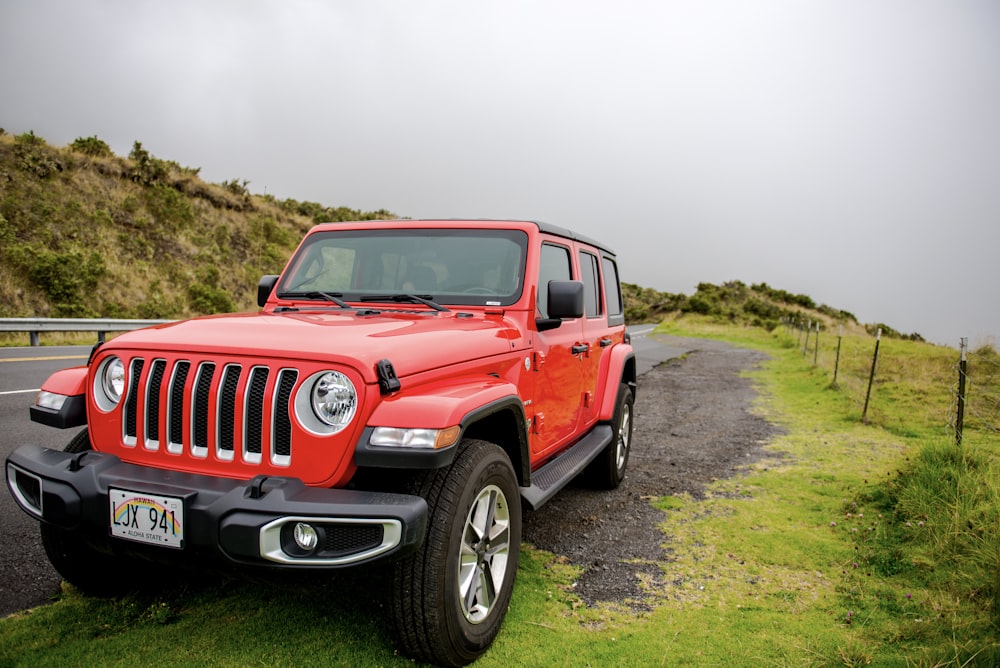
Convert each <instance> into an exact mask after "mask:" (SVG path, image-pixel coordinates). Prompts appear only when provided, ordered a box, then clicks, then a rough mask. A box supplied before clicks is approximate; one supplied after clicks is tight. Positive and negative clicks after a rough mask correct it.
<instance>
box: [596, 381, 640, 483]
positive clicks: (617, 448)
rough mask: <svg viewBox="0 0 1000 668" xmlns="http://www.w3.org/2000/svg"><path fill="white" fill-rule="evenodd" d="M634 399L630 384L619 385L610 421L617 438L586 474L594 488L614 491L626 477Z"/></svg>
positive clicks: (598, 456) (630, 445)
mask: <svg viewBox="0 0 1000 668" xmlns="http://www.w3.org/2000/svg"><path fill="white" fill-rule="evenodd" d="M634 405H635V398H634V396H633V394H632V388H631V387H629V385H628V383H622V384H621V385H619V386H618V397H617V403H616V404H615V413H614V415H613V416H612V418H611V428H612V429H613V430H614V438H613V439H612V441H611V442H610V443H608V446H607V447H606V448H604V450H602V451H601V454H599V455H597V457H596V458H595V459H594V461H592V462H591V463H590V465H589V466H588V467H587V469H586V471H585V472H584V475H585V477H586V480H587V482H589V483H590V485H591V486H593V487H596V488H598V489H615V488H616V487H618V485H620V484H621V482H622V480H623V479H624V478H625V469H626V468H627V467H628V458H629V454H630V453H631V451H632V409H633V407H634Z"/></svg>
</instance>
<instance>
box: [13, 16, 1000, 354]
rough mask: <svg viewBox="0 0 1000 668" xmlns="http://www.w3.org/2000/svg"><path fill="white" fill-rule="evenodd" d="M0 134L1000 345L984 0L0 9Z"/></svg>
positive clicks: (996, 112)
mask: <svg viewBox="0 0 1000 668" xmlns="http://www.w3.org/2000/svg"><path fill="white" fill-rule="evenodd" d="M0 127H3V128H5V129H6V130H7V132H9V133H20V132H25V131H27V130H34V132H35V133H36V134H38V135H40V136H42V137H44V138H45V139H46V140H48V141H49V142H50V143H52V144H55V145H64V144H67V143H69V142H71V141H73V139H75V138H77V137H87V136H92V135H95V134H96V135H97V136H99V137H100V138H101V139H103V140H105V141H106V142H108V144H110V145H111V147H112V149H113V150H114V151H115V152H116V153H118V154H119V155H127V154H128V152H129V151H130V149H131V146H132V142H133V141H135V140H139V141H141V142H142V143H143V146H144V147H145V148H147V149H148V150H149V151H150V152H152V153H153V154H154V155H156V156H157V157H161V158H166V159H170V160H175V161H177V162H179V163H181V164H182V165H185V166H190V167H200V168H201V175H202V176H203V177H204V178H206V179H208V180H209V181H214V182H221V181H224V180H228V179H234V178H235V179H239V180H243V179H246V180H248V181H249V182H250V185H249V187H250V190H251V191H253V192H256V193H262V192H267V193H270V194H273V195H275V196H276V197H278V198H286V197H293V198H295V199H298V200H309V201H315V202H321V203H323V204H326V205H333V206H348V207H351V208H359V209H378V208H385V209H389V210H391V211H393V212H395V213H397V214H400V215H405V216H410V217H414V218H416V217H437V216H442V217H476V218H479V217H488V218H504V217H518V218H535V219H540V220H545V221H547V222H551V223H555V224H558V225H562V226H564V227H570V228H572V229H575V230H577V231H579V232H582V233H584V234H587V235H589V236H593V237H596V238H599V239H601V240H604V241H606V242H607V243H609V244H610V245H611V246H612V247H613V248H614V249H615V250H616V251H618V253H619V255H620V257H621V265H622V277H623V279H624V280H626V281H628V282H631V283H638V284H640V285H643V286H647V287H652V288H656V289H658V290H665V291H669V292H683V293H685V294H691V293H692V292H693V291H694V288H695V286H696V285H697V284H698V283H699V282H701V281H707V282H711V283H722V282H724V281H727V280H742V281H744V282H746V283H748V284H749V283H758V282H762V281H763V282H767V283H768V284H770V285H771V286H773V287H777V288H781V289H784V290H788V291H790V292H794V293H805V294H808V295H809V296H811V297H812V298H813V299H815V300H816V301H817V302H820V303H826V304H828V305H830V306H834V307H836V308H843V309H847V310H849V311H851V312H853V313H854V314H855V315H856V316H858V318H859V319H860V320H861V321H862V322H876V321H882V322H886V323H887V324H889V325H891V326H892V327H895V328H896V329H899V330H901V331H903V332H906V333H909V332H919V333H920V334H922V335H923V336H924V337H926V338H928V339H929V340H931V341H935V342H939V343H946V344H949V345H957V343H958V340H959V337H962V336H968V337H970V338H971V340H972V343H973V344H977V343H983V342H987V341H991V340H992V341H993V342H997V341H998V340H1000V306H998V303H997V299H996V290H997V286H998V284H1000V262H998V261H997V258H998V254H1000V2H996V1H995V0H934V1H928V0H824V1H811V0H769V1H747V0H734V1H725V0H717V1H713V0H689V1H688V0H660V1H656V2H654V1H649V2H642V1H638V0H616V1H615V2H611V1H610V0H606V1H604V2H593V1H586V0H573V1H569V0H567V1H563V2H555V1H548V2H547V1H544V0H526V1H516V0H515V1H505V2H489V1H485V0H479V1H473V0H455V1H448V2H416V1H406V2H403V1H399V2H388V1H385V0H347V1H328V2H321V1H316V2H309V1H306V0H298V1H292V2H289V1H282V2H277V1H275V2H268V3H265V2H259V1H258V2H254V1H247V0H239V1H236V0H231V1H217V2H197V1H194V0H191V1H187V0H181V1H178V0H173V1H171V2H162V1H143V0H138V1H126V0H118V1H107V0H106V1H101V0H73V1H69V0H67V1H65V2H55V1H50V0H30V1H29V0H0Z"/></svg>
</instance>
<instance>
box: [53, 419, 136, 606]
mask: <svg viewBox="0 0 1000 668" xmlns="http://www.w3.org/2000/svg"><path fill="white" fill-rule="evenodd" d="M92 449H93V448H92V446H91V444H90V433H89V432H88V431H87V430H86V429H83V430H82V431H80V433H78V434H77V435H76V436H74V437H73V440H71V441H70V442H69V445H67V446H66V447H65V448H63V450H64V451H65V452H73V453H77V452H85V451H87V450H92ZM39 528H40V531H41V534H42V547H43V548H45V554H46V556H47V557H48V558H49V563H51V564H52V567H53V568H55V569H56V572H57V573H59V575H61V576H62V577H63V578H64V579H65V580H66V581H67V582H69V583H70V584H72V585H73V586H74V587H76V588H77V589H79V590H80V591H82V592H83V593H85V594H89V595H92V596H116V595H118V594H123V593H125V592H127V591H129V590H131V589H134V588H135V587H136V583H138V582H142V581H143V579H142V578H141V577H139V574H138V568H137V566H136V564H135V563H134V562H133V561H131V560H128V559H123V558H121V557H116V556H114V555H112V554H106V553H104V552H101V551H99V550H96V549H94V548H93V547H92V546H90V545H89V544H88V543H87V542H86V541H85V539H84V538H83V537H82V536H81V535H79V534H76V533H74V532H72V531H69V530H67V529H62V528H60V527H56V526H52V525H51V524H46V523H45V522H42V523H41V525H40V527H39ZM133 575H135V577H132V576H133Z"/></svg>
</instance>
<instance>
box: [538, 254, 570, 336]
mask: <svg viewBox="0 0 1000 668" xmlns="http://www.w3.org/2000/svg"><path fill="white" fill-rule="evenodd" d="M572 277H573V270H572V265H571V264H570V254H569V249H568V248H566V247H565V246H556V245H555V244H542V258H541V264H540V266H539V267H538V298H537V303H538V311H539V313H541V314H542V317H543V318H548V317H549V281H568V280H569V279H571V278H572Z"/></svg>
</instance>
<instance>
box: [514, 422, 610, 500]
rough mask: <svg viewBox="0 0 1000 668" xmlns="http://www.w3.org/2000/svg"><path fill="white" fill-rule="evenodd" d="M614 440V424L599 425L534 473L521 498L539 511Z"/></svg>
mask: <svg viewBox="0 0 1000 668" xmlns="http://www.w3.org/2000/svg"><path fill="white" fill-rule="evenodd" d="M613 437H614V431H613V430H612V429H611V425H607V424H599V425H597V426H596V427H594V428H593V429H592V430H591V431H590V433H589V434H587V435H586V436H584V437H583V439H582V440H580V442H579V443H577V444H576V445H574V446H573V447H572V448H570V449H569V450H567V451H566V452H564V453H563V454H561V455H559V456H558V457H556V458H555V459H553V460H552V461H551V462H549V463H548V464H546V465H545V466H543V467H542V468H540V469H538V470H537V471H535V472H534V473H532V474H531V486H530V487H522V488H521V498H522V499H524V501H525V503H527V504H528V507H529V508H531V509H532V510H538V509H539V508H541V507H542V504H544V503H545V502H546V501H548V500H549V499H551V498H552V497H553V496H555V494H556V492H558V491H559V490H561V489H562V488H563V487H565V486H566V484H567V483H568V482H569V481H570V480H572V479H573V478H575V477H576V476H577V475H578V474H579V473H580V471H582V470H583V469H584V468H586V466H587V464H589V463H590V462H592V461H593V460H594V458H595V457H597V455H599V454H601V450H603V449H604V448H605V446H607V445H608V443H610V442H611V439H612V438H613Z"/></svg>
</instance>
